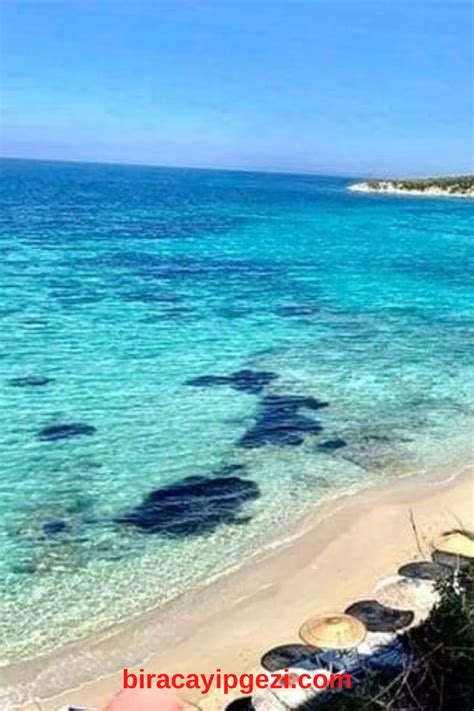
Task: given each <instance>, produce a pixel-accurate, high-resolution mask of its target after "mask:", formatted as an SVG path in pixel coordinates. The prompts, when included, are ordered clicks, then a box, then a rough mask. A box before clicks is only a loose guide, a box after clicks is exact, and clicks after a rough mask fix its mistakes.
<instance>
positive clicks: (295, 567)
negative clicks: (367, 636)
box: [6, 465, 474, 711]
mask: <svg viewBox="0 0 474 711" xmlns="http://www.w3.org/2000/svg"><path fill="white" fill-rule="evenodd" d="M473 475H474V469H473V467H472V465H470V466H465V467H463V468H462V469H459V470H457V471H453V472H450V473H449V475H448V473H446V472H445V474H444V478H443V479H439V478H438V479H433V477H428V476H427V475H426V474H424V475H423V476H416V477H411V478H406V479H400V480H398V481H395V482H392V483H390V484H386V485H384V486H383V487H379V488H374V489H371V490H369V491H366V492H362V493H360V494H357V495H354V496H352V497H347V498H345V499H342V500H338V501H336V502H333V503H332V504H331V505H330V506H326V507H325V510H324V512H322V511H321V510H317V511H315V512H314V517H312V518H310V519H306V520H305V521H304V522H302V523H301V524H300V529H299V532H296V531H295V535H294V536H290V537H289V538H291V540H288V542H287V543H285V544H282V545H280V546H279V547H278V548H276V549H275V550H274V551H272V552H271V554H268V553H267V554H265V555H264V556H260V557H256V558H254V559H253V560H251V561H249V562H248V563H246V564H245V565H244V566H242V567H241V568H240V569H239V570H237V571H235V572H233V573H231V574H229V575H227V576H226V577H224V578H220V579H218V580H216V581H215V582H213V583H212V584H210V585H209V586H207V587H206V588H205V589H202V590H200V591H199V592H197V593H195V594H194V595H193V596H192V597H191V596H190V597H186V598H181V599H180V600H178V601H176V602H175V603H173V604H172V605H170V606H168V607H167V608H166V609H161V610H159V611H154V612H153V611H152V612H150V613H149V614H147V615H144V616H143V617H142V618H140V619H139V620H138V621H133V624H132V623H131V624H130V625H124V626H123V627H121V628H119V629H116V630H114V631H111V633H110V635H108V636H107V637H106V638H103V639H100V640H96V641H95V642H94V643H91V642H88V643H87V644H85V645H82V646H81V647H78V646H72V647H71V648H70V649H69V650H62V651H61V655H60V660H59V659H56V660H49V661H48V665H45V663H44V662H42V663H38V665H37V667H36V668H35V667H34V666H33V665H31V664H30V665H25V666H22V667H20V668H16V669H10V670H9V672H8V677H9V678H8V679H6V682H7V684H9V683H10V684H16V683H18V681H19V680H20V679H22V680H23V682H24V684H25V686H24V689H25V690H26V689H27V688H28V684H29V683H31V682H32V681H33V680H34V678H35V677H36V676H37V675H39V679H40V680H41V681H40V684H39V685H38V684H37V686H39V688H41V690H42V693H41V696H42V699H35V703H33V704H31V703H30V704H27V705H26V706H23V707H22V708H27V709H28V711H29V710H30V709H38V708H40V709H42V711H53V710H54V709H57V708H58V707H60V706H62V705H66V704H72V703H75V704H84V705H86V706H90V707H92V708H95V709H100V708H102V707H103V705H104V703H106V701H107V700H108V699H110V698H111V696H113V695H114V694H115V693H116V692H117V691H118V690H119V689H120V685H121V674H120V669H121V667H122V666H124V665H127V666H128V667H129V668H133V667H132V665H131V664H130V663H129V662H130V654H131V653H133V654H135V655H136V656H135V658H136V665H137V668H138V667H140V666H143V667H145V669H146V670H147V671H152V672H169V673H172V672H182V673H191V672H198V673H210V672H212V671H215V669H216V668H218V667H220V668H221V669H222V670H223V671H227V672H235V673H243V672H248V671H254V670H257V669H258V663H259V659H260V656H261V654H262V653H263V652H264V651H265V650H267V649H269V648H271V647H272V646H275V645H277V644H279V643H285V642H292V641H298V629H299V627H300V625H301V623H302V622H303V621H304V620H305V619H306V618H307V617H309V616H311V615H313V614H316V613H320V612H334V611H342V610H343V609H344V608H345V607H346V606H347V605H348V604H349V603H351V602H354V601H356V600H357V599H360V598H362V597H367V595H368V594H370V592H371V591H372V589H373V586H374V584H375V583H376V582H377V580H378V579H380V578H381V577H384V576H386V575H390V574H391V573H394V572H396V570H397V568H398V566H399V565H400V564H402V563H404V562H408V561H410V560H419V559H422V558H423V557H426V558H427V557H429V555H430V541H431V540H432V538H433V537H434V536H435V535H437V534H439V533H440V532H442V531H444V530H447V529H450V528H453V527H459V526H461V525H462V526H464V527H466V528H472V527H473V526H474V480H473ZM411 512H412V520H413V521H414V522H415V526H416V530H417V536H416V535H415V533H414V530H413V525H412V520H411ZM417 539H418V540H417ZM145 648H148V649H149V650H152V653H151V654H148V656H147V658H146V659H144V658H143V650H144V649H145ZM140 650H142V657H141V658H140ZM85 659H90V660H91V665H90V676H89V678H90V682H89V683H86V684H82V685H80V684H79V679H78V678H77V674H78V673H79V665H82V663H83V661H84V660H85ZM52 663H53V665H52V666H51V664H52ZM51 669H54V670H55V671H54V674H52V672H51V671H50V670H51ZM114 670H115V671H114ZM81 674H83V667H81ZM37 681H38V679H37ZM61 686H62V688H63V690H64V689H69V690H68V691H64V693H60V694H57V693H56V694H55V695H54V696H53V695H52V694H54V692H57V691H59V690H60V688H61ZM46 697H49V698H46ZM183 698H184V700H186V701H187V702H188V703H190V704H193V705H197V706H198V707H199V708H202V709H219V708H223V705H224V704H225V700H223V698H222V696H219V693H214V694H210V695H208V696H206V697H203V696H201V695H200V694H199V693H196V692H194V693H193V692H187V693H186V694H184V697H183ZM31 700H32V698H31V696H30V701H31ZM228 700H229V698H228V699H227V701H228Z"/></svg>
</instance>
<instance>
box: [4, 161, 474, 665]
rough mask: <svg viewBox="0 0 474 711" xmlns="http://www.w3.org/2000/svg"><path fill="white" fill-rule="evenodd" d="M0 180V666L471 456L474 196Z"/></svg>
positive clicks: (94, 174)
mask: <svg viewBox="0 0 474 711" xmlns="http://www.w3.org/2000/svg"><path fill="white" fill-rule="evenodd" d="M0 185H1V196H0V207H1V215H0V251H1V259H0V288H1V300H0V324H1V331H0V334H1V335H0V411H1V421H0V629H1V636H2V640H3V641H2V644H1V645H0V665H2V664H9V663H11V662H13V661H19V660H24V659H28V658H30V657H36V656H37V655H39V654H41V653H47V652H49V651H51V650H53V649H57V646H58V644H60V643H64V642H68V641H71V640H76V639H80V638H83V637H85V636H87V635H88V634H91V633H93V632H94V631H97V630H100V629H104V628H106V627H108V626H110V625H111V624H113V623H114V622H116V621H119V620H124V619H126V618H130V617H131V616H133V615H136V614H139V613H140V612H142V611H143V610H145V609H147V608H150V607H152V606H154V605H158V604H160V603H162V602H164V601H166V600H169V599H171V598H172V597H174V596H176V595H178V594H180V593H181V592H183V591H184V590H186V589H189V588H190V587H193V586H195V585H198V584H199V583H202V582H205V581H206V580H208V579H209V578H210V577H211V576H213V575H215V574H217V573H219V572H220V571H222V570H224V569H227V568H229V567H231V566H234V565H236V564H238V563H239V562H240V561H241V560H242V559H243V558H245V557H246V556H248V555H250V554H251V553H253V552H255V551H256V550H260V549H262V548H264V547H265V546H267V545H270V544H272V543H273V542H274V541H275V540H278V539H279V538H282V537H284V535H285V533H286V532H287V531H288V529H289V526H290V525H291V524H293V523H294V522H295V521H296V520H297V519H298V517H300V516H301V515H302V514H304V513H306V512H308V511H310V510H311V509H312V508H313V507H314V505H315V504H316V503H319V502H321V501H324V500H328V499H331V498H334V497H337V496H338V495H340V494H341V493H347V492H350V491H356V490H358V489H361V488H363V487H366V486H368V485H371V484H373V483H376V482H378V481H380V480H385V479H387V478H390V477H394V476H400V475H403V474H406V473H408V472H413V471H418V470H420V469H426V468H434V467H436V468H443V467H448V468H449V467H452V466H453V463H455V462H461V461H465V460H466V459H470V458H471V456H472V445H471V444H470V440H471V439H472V437H471V435H472V425H473V412H474V393H473V388H472V384H473V381H474V379H473V372H472V371H473V364H474V353H473V348H472V333H473V331H472V327H473V321H474V314H473V291H472V286H473V282H472V278H473V272H474V267H473V261H474V260H473V257H474V254H473V249H474V247H473V241H474V240H473V229H472V227H473V214H474V211H473V204H472V203H470V202H469V201H467V200H456V199H449V200H447V199H445V200H443V199H438V200H437V199H427V198H421V199H419V198H414V197H411V198H400V197H386V196H370V195H362V194H354V193H350V192H348V191H347V185H348V181H347V180H344V179H342V178H319V177H308V176H292V175H270V174H257V173H246V174H245V173H236V172H214V171H198V170H168V169H159V168H143V167H121V166H99V165H81V164H75V165H74V164H58V163H56V164H54V163H46V162H44V163H43V162H27V161H3V162H2V163H1V174H0ZM242 371H243V372H242ZM216 376H217V377H216Z"/></svg>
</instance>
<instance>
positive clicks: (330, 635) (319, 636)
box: [299, 613, 367, 649]
mask: <svg viewBox="0 0 474 711" xmlns="http://www.w3.org/2000/svg"><path fill="white" fill-rule="evenodd" d="M366 633H367V630H366V628H365V626H364V625H363V624H362V622H360V620H358V619H357V618H356V617H353V616H352V615H347V614H341V613H334V614H330V615H317V616H316V617H311V618H310V619H309V620H307V621H306V622H305V623H304V624H303V625H302V627H301V628H300V632H299V634H300V637H301V639H302V640H303V642H306V643H307V644H310V645H312V646H315V647H319V648H321V649H351V648H354V647H357V645H358V644H360V643H361V642H362V641H363V640H364V638H365V635H366Z"/></svg>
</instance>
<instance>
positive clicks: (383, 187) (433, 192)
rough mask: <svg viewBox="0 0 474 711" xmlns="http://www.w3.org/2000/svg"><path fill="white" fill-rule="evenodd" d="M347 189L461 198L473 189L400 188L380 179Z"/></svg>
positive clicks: (357, 184)
mask: <svg viewBox="0 0 474 711" xmlns="http://www.w3.org/2000/svg"><path fill="white" fill-rule="evenodd" d="M348 190H350V191H351V192H356V193H376V194H379V195H380V194H381V195H413V196H415V197H443V198H444V197H446V198H449V197H452V198H463V199H469V198H471V199H473V198H474V191H471V192H460V191H449V190H446V189H443V188H437V187H427V188H425V189H422V188H402V187H397V186H396V185H395V184H394V183H393V182H392V181H380V182H379V183H377V185H371V184H370V183H368V182H365V181H364V182H362V183H354V184H353V185H349V187H348Z"/></svg>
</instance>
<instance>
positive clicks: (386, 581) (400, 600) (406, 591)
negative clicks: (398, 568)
mask: <svg viewBox="0 0 474 711" xmlns="http://www.w3.org/2000/svg"><path fill="white" fill-rule="evenodd" d="M374 598H375V599H376V600H377V601H378V602H380V603H381V604H382V605H386V606H387V607H391V608H393V609H394V610H412V611H413V613H414V619H413V623H414V624H419V623H420V622H423V621H424V620H426V619H427V617H429V615H430V613H431V610H432V609H433V607H434V606H435V605H436V604H437V603H438V602H439V600H440V595H439V593H438V591H437V590H436V586H435V582H434V581H433V580H420V579H419V578H406V577H404V576H403V575H392V576H389V577H388V578H383V579H382V580H380V581H379V583H377V585H376V587H375V594H374Z"/></svg>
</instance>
